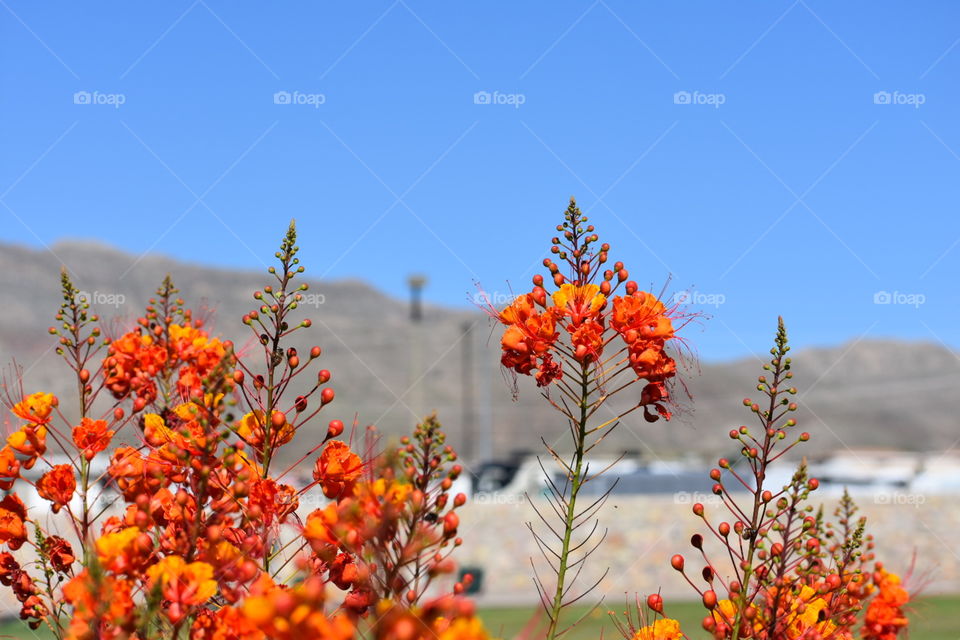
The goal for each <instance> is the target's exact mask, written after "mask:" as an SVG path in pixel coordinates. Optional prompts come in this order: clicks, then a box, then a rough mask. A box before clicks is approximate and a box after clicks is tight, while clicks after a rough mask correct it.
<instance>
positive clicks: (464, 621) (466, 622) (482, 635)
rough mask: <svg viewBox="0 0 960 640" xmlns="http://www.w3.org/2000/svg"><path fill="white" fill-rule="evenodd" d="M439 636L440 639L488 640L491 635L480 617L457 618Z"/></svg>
mask: <svg viewBox="0 0 960 640" xmlns="http://www.w3.org/2000/svg"><path fill="white" fill-rule="evenodd" d="M441 620H442V619H441ZM438 622H440V621H438ZM444 622H445V621H444ZM437 637H438V638H439V640H487V638H489V637H490V636H488V635H487V631H486V629H484V628H483V623H482V622H481V621H480V619H479V618H457V619H456V620H454V621H453V622H452V623H451V624H450V625H449V626H447V628H446V629H444V630H443V631H442V632H441V633H440V635H439V636H437Z"/></svg>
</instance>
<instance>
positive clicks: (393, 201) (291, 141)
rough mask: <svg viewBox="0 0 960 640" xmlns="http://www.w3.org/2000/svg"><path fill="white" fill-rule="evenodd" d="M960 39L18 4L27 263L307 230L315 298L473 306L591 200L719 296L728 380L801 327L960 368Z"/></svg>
mask: <svg viewBox="0 0 960 640" xmlns="http://www.w3.org/2000/svg"><path fill="white" fill-rule="evenodd" d="M958 39H960V5H958V4H957V3H956V2H952V1H950V0H944V1H941V2H923V3H913V2H884V3H877V2H856V1H851V2H842V3H837V2H825V1H819V0H799V1H797V2H790V1H780V0H776V1H772V0H764V1H762V2H761V1H758V2H716V1H704V2H669V3H663V2H657V3H653V2H643V3H638V2H624V1H622V0H598V1H597V2H558V1H552V2H418V1H414V0H397V1H396V2H391V1H389V0H388V1H385V2H343V3H330V2H324V3H318V2H282V3H269V4H264V3H260V2H225V1H223V0H197V1H196V2H193V1H191V0H186V1H179V0H177V1H174V0H171V1H169V2H159V3H139V2H138V3H130V2H42V3H37V2H27V1H23V0H0V55H2V60H3V64H2V65H0V118H2V122H3V125H2V127H0V136H2V141H0V148H2V150H3V151H2V154H0V218H2V225H0V239H2V240H4V241H8V242H18V243H25V244H28V245H32V246H37V247H42V246H44V245H52V244H53V243H55V242H56V241H57V240H59V239H61V238H65V237H73V238H76V237H82V238H96V239H99V240H101V241H103V242H106V243H109V244H112V245H116V246H118V247H121V248H123V249H125V250H128V251H130V252H133V253H135V254H139V253H141V252H145V251H148V250H149V251H157V252H162V253H165V254H169V255H172V256H175V257H177V258H182V259H189V260H194V261H199V262H203V263H209V264H214V265H225V266H235V267H256V268H259V267H260V266H261V260H266V259H268V258H269V257H270V256H271V255H272V252H273V251H274V250H275V246H276V244H277V241H278V239H279V237H280V235H281V234H282V232H283V229H284V226H285V224H286V220H287V219H289V218H290V217H296V218H297V219H298V221H299V228H300V232H301V243H302V246H303V260H304V263H305V264H306V265H307V266H308V268H309V272H310V274H311V275H313V276H322V277H324V278H340V277H362V278H366V279H369V280H372V281H374V282H375V283H376V284H377V286H379V287H381V288H383V289H385V290H386V291H388V292H390V293H392V294H395V295H398V296H399V295H404V294H405V278H406V276H407V274H409V273H410V272H414V271H418V272H424V273H426V274H428V275H429V278H430V284H429V286H428V288H427V290H426V298H427V299H428V300H430V301H434V302H440V303H445V304H451V305H467V304H469V303H468V301H467V297H468V296H469V295H470V294H471V293H472V292H473V290H474V289H473V281H474V280H477V279H479V280H480V281H482V283H483V285H484V286H485V288H486V289H488V290H490V291H493V292H506V291H508V290H509V289H508V285H507V282H510V283H511V284H512V286H513V287H514V288H515V289H522V288H523V287H525V286H527V283H528V282H529V277H530V275H531V273H532V272H531V270H530V268H531V266H532V265H533V264H535V263H537V262H538V261H539V260H540V259H541V258H542V257H543V255H545V249H546V248H547V247H548V241H549V237H550V235H551V230H552V228H553V226H554V225H555V224H556V223H557V222H558V220H559V218H560V215H561V213H562V211H563V209H564V207H565V205H566V200H567V198H568V197H569V196H570V195H576V196H577V197H578V199H579V201H580V203H581V205H582V207H583V208H584V209H589V210H590V211H591V215H592V217H593V219H594V221H595V223H596V224H597V225H598V227H599V230H600V232H601V233H602V235H604V237H605V238H606V239H607V240H608V241H609V242H610V243H611V244H612V245H613V246H614V252H613V253H615V254H616V259H622V260H624V261H625V262H626V263H627V264H628V266H629V267H630V268H631V270H632V273H633V275H634V277H635V278H636V279H637V280H638V281H640V282H641V284H653V285H654V286H656V287H657V288H659V286H660V285H661V284H662V283H663V282H665V281H666V279H667V278H668V276H670V275H671V274H672V283H671V290H672V291H677V290H683V289H692V290H695V291H697V292H699V293H701V294H703V295H702V296H701V297H699V298H697V299H698V300H699V301H701V302H706V303H707V306H706V307H704V310H705V311H708V312H710V313H711V314H712V315H713V319H712V320H710V321H708V322H705V323H704V324H703V327H702V330H701V329H697V330H696V331H695V332H694V334H693V335H692V336H691V340H692V343H693V344H694V345H695V346H696V347H697V348H698V350H699V352H700V354H701V356H702V357H703V358H705V359H716V358H727V357H732V356H738V355H746V354H748V353H749V352H750V350H753V351H756V352H760V353H762V352H763V350H764V349H765V348H766V346H767V344H768V343H769V339H770V334H771V330H772V327H773V323H774V321H775V317H776V315H777V314H778V313H781V314H783V315H784V316H785V317H786V318H787V320H788V322H789V324H790V326H791V327H792V329H793V335H794V338H795V340H796V343H797V344H799V345H830V344H839V343H842V342H845V341H849V340H856V339H859V338H861V337H889V336H894V337H901V338H907V339H923V340H930V341H941V342H944V343H946V344H949V345H951V346H952V345H958V344H960V322H958V318H957V309H958V307H960V305H958V302H960V300H958V293H957V284H956V281H957V277H956V276H957V273H958V267H960V244H958V239H960V216H958V196H960V179H958V178H960V121H958V118H957V114H958V113H960V110H958V102H960V83H958V77H960V44H958V42H960V41H958ZM483 91H486V92H488V93H489V94H491V100H490V102H493V103H494V104H477V103H476V102H475V94H476V93H477V92H483ZM77 92H88V94H89V95H86V94H80V95H79V96H78V97H77V98H76V99H75V94H76V93H77ZM276 92H288V93H289V94H290V102H294V103H296V102H300V103H301V104H282V102H283V101H284V97H285V96H284V95H283V94H281V96H279V98H278V100H279V101H280V102H281V104H277V103H276V102H275V98H274V94H275V93H276ZM495 92H498V93H495ZM677 92H687V94H688V95H689V100H688V101H687V102H689V103H686V104H684V102H685V100H686V98H687V97H688V96H687V94H682V93H681V94H680V95H679V96H677V97H676V98H675V94H677ZM877 92H887V94H889V95H887V96H884V95H881V96H879V98H877V99H875V97H874V95H875V94H876V93H877ZM483 97H484V96H481V97H480V98H479V100H480V102H483ZM85 100H86V101H88V102H92V103H94V104H89V103H88V104H83V102H84V101H85ZM77 101H79V102H81V104H76V103H75V102H77ZM119 101H122V102H123V104H120V105H119V106H117V105H115V104H112V103H116V102H119ZM877 101H879V102H880V104H878V103H877ZM98 102H99V103H100V104H96V103H98ZM320 102H322V104H318V103H320ZM498 102H499V103H500V104H497V103H498ZM519 102H522V104H517V103H519ZM678 102H680V103H679V104H678ZM717 103H722V104H717ZM918 103H922V104H918ZM880 291H887V292H890V293H891V294H893V293H894V292H898V294H899V296H898V297H893V298H892V302H893V304H875V303H874V296H875V294H876V293H877V292H880ZM909 295H912V296H914V297H913V298H909V297H907V296H909ZM711 296H712V297H711ZM917 296H923V299H922V301H923V304H919V305H914V304H910V303H912V302H917V301H918V300H921V298H919V297H917ZM718 301H722V304H719V305H716V306H711V304H710V303H713V302H718ZM897 302H903V303H906V304H896V303H897Z"/></svg>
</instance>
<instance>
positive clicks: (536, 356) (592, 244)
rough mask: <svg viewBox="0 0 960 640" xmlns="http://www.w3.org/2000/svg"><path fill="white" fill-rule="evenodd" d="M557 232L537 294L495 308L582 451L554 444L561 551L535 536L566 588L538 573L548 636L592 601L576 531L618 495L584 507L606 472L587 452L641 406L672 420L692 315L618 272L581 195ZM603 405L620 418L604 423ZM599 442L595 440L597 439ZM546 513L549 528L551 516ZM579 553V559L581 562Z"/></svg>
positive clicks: (587, 550)
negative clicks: (573, 585) (574, 606)
mask: <svg viewBox="0 0 960 640" xmlns="http://www.w3.org/2000/svg"><path fill="white" fill-rule="evenodd" d="M556 229H557V232H558V235H557V236H555V237H554V238H553V239H552V240H551V245H552V246H551V249H550V251H551V253H552V254H553V256H554V257H553V258H546V259H545V260H544V261H543V265H544V267H546V269H547V274H546V276H547V277H544V276H543V275H536V276H534V277H533V288H532V290H531V291H530V292H529V293H526V294H523V295H520V296H518V297H517V298H516V299H515V300H514V301H513V303H512V304H511V305H509V306H508V307H506V308H505V309H502V310H497V309H495V308H493V306H492V305H488V311H489V312H490V313H491V314H492V315H493V316H494V317H495V318H497V320H499V322H500V323H502V324H503V325H505V327H506V328H505V330H504V332H503V336H502V338H501V341H500V344H501V349H502V356H501V363H502V364H503V366H504V367H506V368H508V369H510V370H511V371H513V372H514V373H515V374H521V375H529V376H532V377H533V378H534V379H535V380H536V383H537V386H539V387H541V388H544V389H545V391H544V396H545V397H546V398H547V400H548V402H550V404H551V405H552V406H553V407H554V408H555V409H557V410H558V411H559V412H560V413H561V414H562V415H563V416H564V417H565V418H566V420H567V422H568V425H569V427H570V432H571V435H572V443H571V445H572V448H573V450H574V453H573V454H572V455H571V456H570V457H569V458H566V459H565V458H563V457H562V456H560V455H559V454H558V453H557V452H556V451H555V450H554V449H553V448H552V447H549V446H548V447H547V449H548V451H549V453H550V454H551V456H552V457H553V458H554V460H555V461H556V463H557V464H558V465H559V466H560V468H561V469H562V470H563V471H564V473H565V474H566V476H567V477H566V479H565V481H564V482H562V483H560V485H562V487H561V486H558V485H557V484H554V483H553V482H552V479H551V478H550V477H549V476H550V474H547V475H548V478H547V486H548V488H549V489H550V492H551V497H552V500H553V502H554V504H553V506H554V507H555V511H556V513H557V514H559V515H561V516H562V521H563V522H562V526H561V527H560V529H559V530H557V529H553V534H554V535H555V536H556V538H557V540H558V541H559V548H554V547H553V546H551V545H550V544H548V542H547V540H546V539H545V538H544V537H542V536H540V535H538V534H537V533H535V532H534V536H535V539H536V542H537V544H538V546H539V547H540V550H541V551H542V552H543V556H544V559H545V560H546V562H547V564H548V565H549V566H550V569H551V570H552V571H553V572H554V574H555V577H556V587H555V588H553V589H551V588H548V586H547V585H546V583H544V582H543V581H542V580H541V579H540V578H539V576H535V582H536V585H537V588H538V589H539V591H540V596H541V601H542V603H543V605H544V608H545V610H546V613H547V617H548V620H549V628H548V632H547V638H548V640H553V638H555V637H557V636H558V635H561V634H562V633H563V632H564V631H565V629H564V628H562V627H561V626H560V615H561V611H562V609H564V608H565V607H566V606H567V605H569V604H571V603H572V602H574V601H576V600H579V599H580V598H582V597H583V596H584V595H586V592H584V593H581V594H580V595H578V596H573V595H571V594H570V586H569V585H567V584H566V581H567V570H568V569H569V568H571V567H578V568H577V572H578V574H579V567H580V566H582V563H583V562H584V561H585V560H586V559H587V557H588V556H589V555H590V554H591V553H592V552H593V550H595V549H596V546H593V545H591V544H588V540H589V535H587V536H586V538H587V540H584V541H581V542H574V540H573V534H574V532H575V530H576V529H578V528H579V527H581V526H583V525H585V524H589V522H590V521H591V520H592V519H593V516H594V515H595V514H596V512H597V511H598V510H599V508H600V506H602V504H603V503H604V501H605V500H606V497H607V496H608V495H609V493H605V494H603V496H602V497H601V499H600V500H598V501H597V502H595V503H594V504H591V505H590V506H589V507H587V509H585V510H578V508H577V495H578V493H579V492H580V489H581V488H582V487H583V485H584V484H585V483H586V482H588V481H589V480H591V479H593V478H596V477H597V475H599V474H594V475H592V476H591V475H590V474H589V473H587V469H588V464H587V462H586V459H587V454H589V452H590V451H591V450H592V449H593V448H594V447H595V446H597V445H598V444H599V443H600V441H601V440H602V439H603V438H604V437H605V436H606V435H607V434H608V433H610V431H611V430H612V429H613V428H614V427H616V425H617V424H618V423H619V421H620V419H622V418H623V417H624V416H626V415H627V414H629V413H632V412H633V411H635V410H637V409H640V408H642V409H643V411H644V417H645V418H646V419H647V420H648V421H650V422H655V421H657V420H658V419H660V418H663V419H665V420H669V419H670V417H671V413H670V411H669V409H668V408H667V407H668V405H669V402H670V400H671V397H670V392H669V386H668V385H669V383H670V382H671V381H672V380H673V379H674V378H675V377H676V375H677V364H676V361H675V359H674V356H673V355H671V354H670V353H669V352H668V346H669V345H680V346H682V344H683V343H682V339H681V338H679V337H678V336H677V331H678V330H680V329H681V328H682V327H683V326H684V325H685V324H686V323H687V322H689V320H690V319H691V316H690V315H688V314H684V313H682V312H681V311H680V310H679V309H678V308H677V306H676V305H674V306H667V305H666V304H664V303H663V302H662V301H661V300H660V299H659V298H658V297H657V296H656V295H654V294H651V293H649V292H646V291H641V290H640V288H639V286H638V285H637V283H636V282H634V281H632V280H629V277H630V274H629V272H628V271H627V269H626V268H625V267H624V265H623V263H622V262H616V263H614V264H613V268H609V266H608V260H609V252H610V245H609V244H607V243H602V244H601V243H600V238H599V236H598V235H597V233H596V232H595V229H594V227H593V225H591V224H588V219H587V216H585V215H583V213H582V212H581V211H580V208H579V207H578V206H577V203H576V201H575V200H574V199H573V198H571V199H570V204H569V206H568V207H567V210H566V211H565V212H564V221H563V223H562V224H560V225H558V226H557V228H556ZM554 258H555V259H556V260H557V261H554ZM638 382H641V383H642V384H641V386H640V389H639V393H636V394H635V395H634V396H633V397H634V399H633V401H631V403H630V406H629V407H628V408H627V409H626V410H623V411H618V410H615V409H613V408H611V407H610V406H609V404H608V401H609V400H610V399H611V398H612V397H614V396H618V395H619V394H621V393H623V392H624V391H626V390H627V389H629V388H631V387H633V385H634V384H635V383H638ZM549 389H555V390H556V392H557V394H559V398H558V399H555V398H556V395H554V396H551V395H550V394H549V393H548V391H549ZM601 408H603V409H606V410H607V412H608V414H609V416H610V417H607V415H606V414H604V418H599V416H598V411H600V410H601ZM591 438H595V441H593V442H588V439H591ZM534 508H535V509H536V507H535V506H534ZM540 517H541V519H542V520H543V521H544V522H548V520H547V519H546V518H544V517H543V514H540ZM532 530H533V529H532V527H531V531H532ZM596 544H599V543H596ZM571 554H577V555H578V557H577V558H576V559H573V558H571ZM587 591H589V589H588V590H587Z"/></svg>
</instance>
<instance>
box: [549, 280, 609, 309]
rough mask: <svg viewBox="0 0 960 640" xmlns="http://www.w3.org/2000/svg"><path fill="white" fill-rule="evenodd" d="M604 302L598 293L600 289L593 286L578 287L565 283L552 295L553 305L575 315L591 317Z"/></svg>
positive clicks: (604, 297)
mask: <svg viewBox="0 0 960 640" xmlns="http://www.w3.org/2000/svg"><path fill="white" fill-rule="evenodd" d="M606 301H607V298H606V296H604V295H603V294H601V293H600V287H599V286H597V285H595V284H585V285H582V286H579V287H578V286H576V285H573V284H570V283H567V284H564V285H561V286H560V288H559V289H557V290H556V291H555V292H554V293H553V304H555V305H556V306H558V307H559V308H561V309H563V310H564V311H567V312H572V313H575V314H577V315H581V314H582V315H593V314H595V313H597V312H598V311H599V310H600V308H601V307H602V306H603V303H604V302H606Z"/></svg>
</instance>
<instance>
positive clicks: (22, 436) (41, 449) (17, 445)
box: [7, 424, 47, 469]
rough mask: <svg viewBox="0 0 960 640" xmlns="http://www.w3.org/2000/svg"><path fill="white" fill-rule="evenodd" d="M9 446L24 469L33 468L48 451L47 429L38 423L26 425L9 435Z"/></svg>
mask: <svg viewBox="0 0 960 640" xmlns="http://www.w3.org/2000/svg"><path fill="white" fill-rule="evenodd" d="M7 446H9V447H10V449H11V450H13V453H14V455H16V457H17V460H18V461H19V462H20V464H21V465H22V466H23V468H24V469H31V468H33V465H34V464H36V462H37V459H38V458H39V457H40V456H42V455H43V454H44V453H46V451H47V429H46V427H43V426H41V425H38V424H27V425H24V426H22V427H20V429H18V430H17V431H14V432H13V433H11V434H10V435H9V436H8V437H7Z"/></svg>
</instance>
